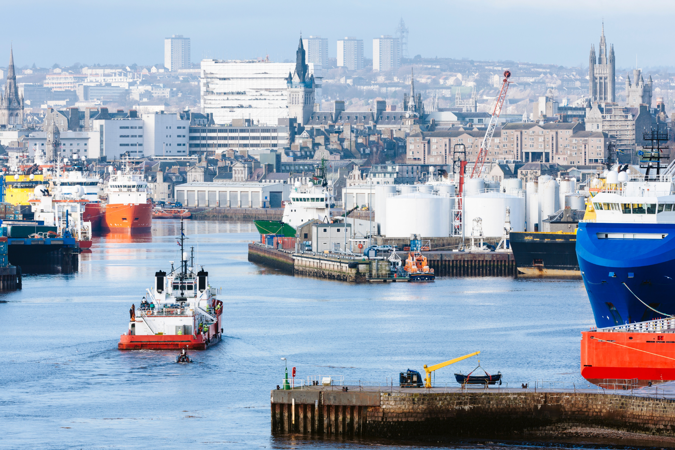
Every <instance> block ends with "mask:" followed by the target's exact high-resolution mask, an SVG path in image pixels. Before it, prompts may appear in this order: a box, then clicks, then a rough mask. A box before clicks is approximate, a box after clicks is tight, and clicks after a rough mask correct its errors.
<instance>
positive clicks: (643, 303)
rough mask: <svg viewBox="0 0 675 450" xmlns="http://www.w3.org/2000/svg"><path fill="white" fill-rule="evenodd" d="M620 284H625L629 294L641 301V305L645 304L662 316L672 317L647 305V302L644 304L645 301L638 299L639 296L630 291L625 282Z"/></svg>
mask: <svg viewBox="0 0 675 450" xmlns="http://www.w3.org/2000/svg"><path fill="white" fill-rule="evenodd" d="M622 284H623V285H624V286H626V289H628V291H629V292H630V293H631V294H633V296H634V297H635V298H637V299H638V301H639V302H640V303H642V304H643V305H645V306H646V307H647V308H649V309H651V310H652V311H654V312H657V313H659V314H661V315H664V316H666V317H670V318H672V317H673V316H671V315H670V314H666V313H662V312H661V311H657V310H656V309H654V308H652V307H651V306H649V305H648V304H646V303H645V302H643V301H642V300H640V297H638V296H637V295H635V292H633V291H631V290H630V288H629V287H628V285H627V284H626V283H625V282H624V283H622Z"/></svg>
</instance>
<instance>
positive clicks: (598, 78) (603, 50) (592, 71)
mask: <svg viewBox="0 0 675 450" xmlns="http://www.w3.org/2000/svg"><path fill="white" fill-rule="evenodd" d="M614 62H615V61H614V45H612V46H611V47H610V49H609V56H608V54H607V43H606V41H605V24H604V23H603V25H602V35H601V36H600V47H599V48H598V56H597V57H596V55H595V47H594V46H593V45H591V54H590V56H589V60H588V90H589V92H588V93H589V96H590V98H591V102H593V103H601V104H605V103H614V102H615V101H616V89H615V88H616V86H615V83H614V81H615V77H614Z"/></svg>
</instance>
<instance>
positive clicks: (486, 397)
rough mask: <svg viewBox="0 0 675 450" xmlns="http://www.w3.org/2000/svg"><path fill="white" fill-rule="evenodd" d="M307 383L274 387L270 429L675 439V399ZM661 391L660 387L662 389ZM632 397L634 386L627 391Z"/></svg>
mask: <svg viewBox="0 0 675 450" xmlns="http://www.w3.org/2000/svg"><path fill="white" fill-rule="evenodd" d="M347 389H348V390H347V391H346V392H345V391H344V390H343V387H342V386H326V387H324V386H304V387H303V388H301V389H293V390H273V391H272V392H271V397H270V400H271V425H272V433H273V434H289V433H298V434H301V435H307V436H327V437H330V436H335V437H351V436H356V437H358V436H361V437H371V438H389V439H391V438H414V437H429V436H444V437H448V438H460V439H466V438H471V439H483V438H486V439H490V438H501V439H533V440H536V439H551V438H554V439H558V440H565V439H568V440H574V439H578V438H580V437H581V438H583V437H588V438H591V437H592V438H596V437H598V436H603V435H604V436H608V435H611V436H617V433H618V435H619V436H621V438H628V439H633V440H640V439H651V440H652V441H653V440H654V439H655V438H659V439H663V440H668V441H669V442H670V445H669V446H672V445H673V444H675V400H673V399H672V398H658V397H653V396H650V395H649V393H648V392H645V393H642V394H640V393H638V391H634V393H633V395H625V394H626V393H625V392H623V391H609V390H607V391H604V393H603V392H602V391H598V390H591V389H574V390H573V389H569V390H541V389H538V390H535V389H501V388H500V389H496V388H489V389H482V388H481V389H475V388H468V389H461V388H456V389H448V388H434V389H402V388H396V387H392V388H368V387H360V386H348V387H347ZM661 389H663V388H661ZM628 394H630V391H629V392H628Z"/></svg>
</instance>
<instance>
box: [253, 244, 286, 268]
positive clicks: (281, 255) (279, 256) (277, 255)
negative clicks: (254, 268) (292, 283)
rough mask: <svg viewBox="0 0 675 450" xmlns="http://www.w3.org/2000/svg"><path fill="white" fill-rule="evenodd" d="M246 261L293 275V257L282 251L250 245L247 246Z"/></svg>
mask: <svg viewBox="0 0 675 450" xmlns="http://www.w3.org/2000/svg"><path fill="white" fill-rule="evenodd" d="M248 260H249V261H251V262H254V263H258V264H264V265H266V266H270V267H274V268H276V269H279V270H282V271H284V272H286V273H289V274H291V275H292V274H293V256H291V254H290V253H287V252H284V251H282V250H277V249H274V248H271V247H265V246H263V245H258V244H255V243H251V244H248Z"/></svg>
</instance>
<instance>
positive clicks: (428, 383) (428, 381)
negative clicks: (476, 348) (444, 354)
mask: <svg viewBox="0 0 675 450" xmlns="http://www.w3.org/2000/svg"><path fill="white" fill-rule="evenodd" d="M479 353H480V352H473V353H470V354H468V355H464V356H460V357H459V358H455V359H451V360H450V361H445V362H442V363H439V364H436V365H433V366H431V367H427V365H426V364H425V365H424V371H425V372H426V373H427V376H426V378H425V379H424V387H425V388H430V387H431V372H434V371H436V370H438V369H442V368H443V367H446V366H449V365H450V364H454V363H456V362H460V361H464V360H465V359H467V358H471V357H472V356H476V355H478V354H479Z"/></svg>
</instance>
